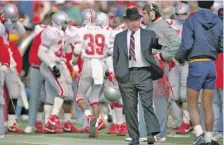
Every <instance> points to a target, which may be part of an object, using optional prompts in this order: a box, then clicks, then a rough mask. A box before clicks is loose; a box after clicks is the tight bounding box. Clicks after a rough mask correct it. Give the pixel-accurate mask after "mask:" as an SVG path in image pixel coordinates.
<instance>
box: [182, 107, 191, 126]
mask: <svg viewBox="0 0 224 145" xmlns="http://www.w3.org/2000/svg"><path fill="white" fill-rule="evenodd" d="M189 121H190V115H189V112H188V111H187V110H185V109H183V122H184V123H187V124H189Z"/></svg>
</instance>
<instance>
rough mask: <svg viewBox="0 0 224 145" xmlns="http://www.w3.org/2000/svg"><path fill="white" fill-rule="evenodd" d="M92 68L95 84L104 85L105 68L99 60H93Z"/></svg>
mask: <svg viewBox="0 0 224 145" xmlns="http://www.w3.org/2000/svg"><path fill="white" fill-rule="evenodd" d="M91 66H92V77H93V80H94V84H96V85H101V84H103V66H102V64H101V62H100V60H99V59H92V60H91Z"/></svg>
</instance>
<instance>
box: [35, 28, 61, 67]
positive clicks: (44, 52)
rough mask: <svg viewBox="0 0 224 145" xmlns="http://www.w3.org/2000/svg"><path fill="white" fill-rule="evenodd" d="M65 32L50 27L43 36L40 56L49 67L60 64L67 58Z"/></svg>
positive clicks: (39, 51)
mask: <svg viewBox="0 0 224 145" xmlns="http://www.w3.org/2000/svg"><path fill="white" fill-rule="evenodd" d="M63 37H64V32H63V31H61V30H58V29H57V28H54V27H51V26H48V27H47V28H45V29H44V31H43V32H42V34H41V42H40V48H39V50H38V56H39V58H40V59H41V61H43V62H45V63H46V64H47V65H48V66H50V65H53V64H55V63H58V62H60V61H61V60H62V59H63V58H65V48H64V40H63Z"/></svg>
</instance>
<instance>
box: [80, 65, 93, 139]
mask: <svg viewBox="0 0 224 145" xmlns="http://www.w3.org/2000/svg"><path fill="white" fill-rule="evenodd" d="M89 68H91V65H90V64H89V63H88V62H86V61H84V64H83V70H82V72H81V75H80V79H79V83H78V90H77V96H76V103H77V104H78V105H79V107H80V108H81V110H82V112H83V113H84V115H85V116H86V117H87V119H88V122H89V125H90V126H89V127H90V129H89V130H90V137H94V136H97V134H96V127H95V125H96V123H97V117H96V116H94V115H93V114H92V112H91V111H90V109H89V107H88V104H87V102H86V100H85V98H86V95H87V94H86V93H87V91H88V89H89V88H90V87H91V86H92V84H93V80H92V71H91V69H89Z"/></svg>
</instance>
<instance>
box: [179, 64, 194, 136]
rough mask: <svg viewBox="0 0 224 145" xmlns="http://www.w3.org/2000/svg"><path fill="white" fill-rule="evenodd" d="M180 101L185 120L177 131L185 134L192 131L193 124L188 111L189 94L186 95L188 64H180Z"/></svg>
mask: <svg viewBox="0 0 224 145" xmlns="http://www.w3.org/2000/svg"><path fill="white" fill-rule="evenodd" d="M179 69H180V82H179V85H180V90H179V95H180V103H181V109H182V116H183V121H182V125H181V127H180V128H178V130H177V133H180V134H185V133H188V132H190V131H191V129H192V128H191V124H190V115H189V112H188V104H187V95H186V85H187V76H188V64H185V65H184V66H180V67H179Z"/></svg>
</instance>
